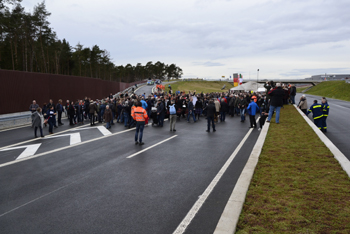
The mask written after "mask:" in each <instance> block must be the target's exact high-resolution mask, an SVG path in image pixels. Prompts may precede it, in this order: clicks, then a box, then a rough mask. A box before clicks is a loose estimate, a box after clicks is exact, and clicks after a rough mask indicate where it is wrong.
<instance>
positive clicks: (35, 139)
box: [0, 125, 86, 150]
mask: <svg viewBox="0 0 350 234" xmlns="http://www.w3.org/2000/svg"><path fill="white" fill-rule="evenodd" d="M84 126H86V125H83V126H80V127H76V128H74V129H78V128H82V127H84ZM71 130H72V129H67V130H64V131H61V132H57V133H54V134H52V135H50V136H51V137H52V136H55V135H57V134H61V133H64V132H68V131H71ZM46 137H48V136H46ZM42 139H45V137H44V138H34V139H31V140H27V141H22V142H18V143H15V144H12V145H7V146H3V147H1V148H0V150H2V149H6V148H9V147H13V146H16V145H22V144H25V143H28V142H32V141H37V140H42Z"/></svg>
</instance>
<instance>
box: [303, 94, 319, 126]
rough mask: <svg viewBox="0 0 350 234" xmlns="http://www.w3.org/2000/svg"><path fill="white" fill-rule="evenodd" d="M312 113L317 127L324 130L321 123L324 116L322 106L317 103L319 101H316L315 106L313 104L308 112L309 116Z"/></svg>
mask: <svg viewBox="0 0 350 234" xmlns="http://www.w3.org/2000/svg"><path fill="white" fill-rule="evenodd" d="M311 112H312V115H313V116H312V117H313V118H314V123H315V125H316V126H317V127H318V128H319V129H322V122H321V118H322V116H323V113H322V105H321V104H319V103H317V100H314V104H312V105H311V106H310V108H309V110H308V111H307V114H306V115H308V114H310V113H311Z"/></svg>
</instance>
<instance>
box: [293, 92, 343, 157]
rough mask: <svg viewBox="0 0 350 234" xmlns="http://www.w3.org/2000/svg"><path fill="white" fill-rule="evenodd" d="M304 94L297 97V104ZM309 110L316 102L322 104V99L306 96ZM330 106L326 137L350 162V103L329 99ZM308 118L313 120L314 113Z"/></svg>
mask: <svg viewBox="0 0 350 234" xmlns="http://www.w3.org/2000/svg"><path fill="white" fill-rule="evenodd" d="M301 95H302V94H300V93H298V94H297V96H296V97H295V102H296V104H298V103H299V100H300V97H301ZM305 96H306V99H307V104H308V108H309V107H310V106H311V105H312V104H313V101H314V100H317V101H318V103H321V99H322V97H320V96H315V95H308V94H305ZM327 100H328V104H329V115H328V117H327V133H325V135H326V136H327V137H328V139H329V140H331V141H332V142H333V144H334V145H335V146H336V147H337V148H338V149H339V150H340V151H341V152H342V153H343V154H344V155H345V156H346V157H347V158H348V159H349V160H350V144H349V139H350V124H349V113H350V102H347V101H342V100H338V99H332V98H327ZM308 117H309V118H310V119H311V120H313V118H312V113H310V114H309V115H308Z"/></svg>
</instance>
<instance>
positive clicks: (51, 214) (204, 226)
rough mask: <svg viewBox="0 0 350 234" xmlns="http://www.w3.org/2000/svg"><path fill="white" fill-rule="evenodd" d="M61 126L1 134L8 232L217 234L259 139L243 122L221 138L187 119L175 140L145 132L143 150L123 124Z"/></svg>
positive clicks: (2, 218)
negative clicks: (37, 132) (40, 134)
mask: <svg viewBox="0 0 350 234" xmlns="http://www.w3.org/2000/svg"><path fill="white" fill-rule="evenodd" d="M146 88H150V87H144V89H146ZM140 91H142V90H141V89H140ZM63 121H64V123H65V125H63V126H61V127H59V128H58V129H55V130H54V132H55V134H54V135H52V136H54V137H52V138H48V137H45V138H37V139H34V138H33V135H34V134H33V129H32V128H30V127H23V128H18V129H13V130H8V131H2V132H0V160H1V162H0V178H1V179H0V188H1V193H0V227H1V233H7V234H8V233H9V234H11V233H16V234H17V233H143V234H144V233H152V234H154V233H161V234H163V233H213V231H214V230H215V227H216V225H217V222H218V220H219V219H220V216H221V214H222V212H223V209H224V207H225V205H226V203H227V200H228V198H229V196H230V195H231V192H232V190H233V188H234V186H235V183H236V181H237V179H238V177H239V175H240V173H241V171H242V169H243V167H244V165H245V163H246V161H247V159H248V157H249V155H250V153H251V150H252V148H253V146H254V144H255V141H256V139H257V138H258V135H259V132H258V131H257V130H256V129H255V130H249V129H248V126H249V123H248V122H246V123H241V122H240V119H239V118H237V117H234V118H228V119H227V121H226V122H224V123H219V124H218V125H217V132H215V133H213V132H211V133H206V132H205V130H206V121H205V119H204V118H202V119H201V120H200V121H198V122H197V123H193V122H192V123H187V122H186V121H184V119H181V121H179V122H178V123H177V125H176V129H177V131H176V133H174V132H170V131H169V125H168V122H165V124H164V127H163V128H157V127H151V126H148V127H146V128H145V131H144V142H145V145H143V146H139V145H135V144H134V131H135V130H134V129H127V128H125V127H124V126H123V125H122V124H115V125H113V127H112V128H111V129H110V131H108V130H106V129H104V127H103V126H102V125H97V126H96V127H90V126H89V125H84V126H79V127H70V126H69V125H68V121H67V120H66V119H64V120H63ZM101 126H102V127H101ZM44 132H45V135H46V136H47V135H48V129H47V128H45V130H44ZM243 139H245V140H243ZM240 143H241V144H242V148H239V151H238V153H237V155H234V154H233V152H234V151H235V150H236V149H237V148H238V146H239V145H240ZM19 147H22V148H19ZM19 158H21V159H19ZM232 158H233V161H232V163H230V164H228V165H226V166H225V163H226V162H227V161H228V160H229V159H232ZM222 169H224V171H225V172H224V173H223V175H222V177H221V178H219V179H218V180H215V179H214V178H215V177H216V176H217V175H218V173H219V171H220V170H222ZM205 191H211V192H210V193H208V194H206V193H204V192H205ZM198 201H199V202H200V203H199V204H200V207H199V210H198V209H197V210H196V209H193V206H194V204H195V203H196V202H198ZM197 208H198V207H197ZM188 214H190V216H192V217H193V219H187V220H184V218H185V217H186V216H187V215H188ZM186 223H187V224H188V225H186ZM182 227H185V228H184V229H185V231H181V228H182Z"/></svg>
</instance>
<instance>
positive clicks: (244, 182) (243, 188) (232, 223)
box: [214, 122, 270, 234]
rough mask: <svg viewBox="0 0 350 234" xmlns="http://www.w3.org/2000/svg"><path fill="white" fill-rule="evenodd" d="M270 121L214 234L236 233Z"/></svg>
mask: <svg viewBox="0 0 350 234" xmlns="http://www.w3.org/2000/svg"><path fill="white" fill-rule="evenodd" d="M269 126H270V123H268V122H266V123H265V124H264V126H263V128H262V130H261V133H260V135H259V138H258V140H257V141H256V143H255V145H254V148H253V150H252V152H251V154H250V156H249V159H248V161H247V163H246V165H245V166H244V168H243V171H242V173H241V175H240V176H239V178H238V180H237V182H236V185H235V187H234V189H233V191H232V193H231V196H230V198H229V199H228V202H227V204H226V206H225V209H224V212H222V214H221V217H220V220H219V222H218V224H217V226H216V228H215V231H214V234H227V233H235V232H236V226H237V223H238V220H239V216H240V215H241V211H242V208H243V204H244V201H245V197H246V194H247V192H248V189H249V185H250V181H251V180H252V178H253V174H254V170H255V167H256V165H257V164H258V161H259V156H260V154H261V150H262V148H263V146H264V142H265V138H266V135H267V132H268V130H269Z"/></svg>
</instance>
